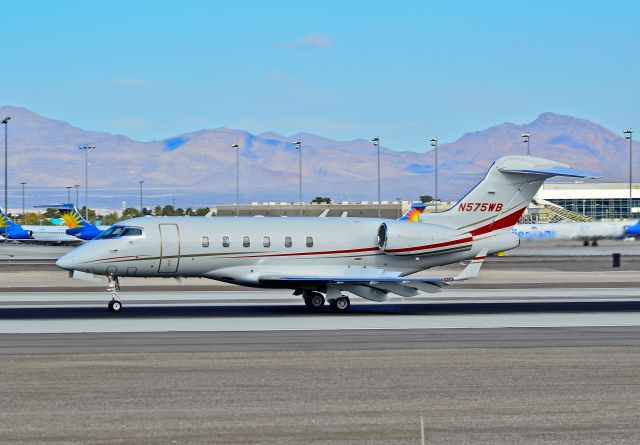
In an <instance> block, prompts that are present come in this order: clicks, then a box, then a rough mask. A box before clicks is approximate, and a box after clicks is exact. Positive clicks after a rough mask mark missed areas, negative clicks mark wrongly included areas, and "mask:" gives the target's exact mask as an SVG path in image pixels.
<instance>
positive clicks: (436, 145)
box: [430, 136, 438, 213]
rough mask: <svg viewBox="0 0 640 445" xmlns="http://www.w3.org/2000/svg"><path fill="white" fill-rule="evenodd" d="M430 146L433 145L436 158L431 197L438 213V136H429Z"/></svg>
mask: <svg viewBox="0 0 640 445" xmlns="http://www.w3.org/2000/svg"><path fill="white" fill-rule="evenodd" d="M430 142H431V146H432V147H433V149H434V150H435V154H436V159H435V161H434V164H433V165H434V170H435V176H436V177H435V183H436V191H435V196H434V197H433V199H434V200H435V202H436V213H438V137H437V136H436V137H432V138H431V141H430Z"/></svg>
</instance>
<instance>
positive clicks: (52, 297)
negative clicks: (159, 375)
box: [0, 287, 640, 307]
mask: <svg viewBox="0 0 640 445" xmlns="http://www.w3.org/2000/svg"><path fill="white" fill-rule="evenodd" d="M436 295H437V296H436ZM120 297H121V298H122V300H123V301H124V302H126V301H127V300H130V301H175V300H192V301H210V302H215V301H218V300H247V299H250V300H255V301H256V302H260V301H264V300H279V301H280V300H282V302H292V301H295V302H300V301H302V299H301V298H300V297H296V296H293V295H292V294H291V292H289V291H278V290H276V291H273V290H256V291H209V292H203V291H185V292H183V291H174V292H167V291H145V292H139V291H131V292H122V293H121V294H120ZM540 297H544V298H545V299H546V298H548V299H550V300H555V299H559V298H580V299H583V298H585V299H600V298H604V297H607V300H610V298H614V297H627V298H628V297H637V298H640V288H637V287H629V288H614V289H612V288H584V289H577V288H537V289H531V288H527V289H446V290H445V291H444V292H443V293H440V294H435V295H434V294H424V295H422V296H421V297H415V298H395V299H394V300H395V301H398V302H400V301H412V300H413V301H421V302H425V301H431V302H445V301H446V302H451V300H453V299H456V298H474V299H475V298H477V299H493V300H495V301H504V300H511V299H514V298H515V299H517V300H518V301H523V300H526V299H527V298H531V299H536V300H537V301H539V300H538V299H539V298H540ZM109 298H110V297H109V294H108V293H107V292H0V307H3V306H2V303H3V302H12V303H15V302H18V301H24V302H29V303H32V302H43V303H46V302H49V303H55V302H56V301H70V302H105V301H108V300H109ZM364 301H365V300H361V299H359V298H354V299H353V302H354V303H357V302H364Z"/></svg>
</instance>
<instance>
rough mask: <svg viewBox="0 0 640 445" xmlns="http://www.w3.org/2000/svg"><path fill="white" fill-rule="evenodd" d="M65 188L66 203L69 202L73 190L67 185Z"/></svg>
mask: <svg viewBox="0 0 640 445" xmlns="http://www.w3.org/2000/svg"><path fill="white" fill-rule="evenodd" d="M65 188H66V189H67V202H71V189H72V188H73V186H72V185H67V186H65Z"/></svg>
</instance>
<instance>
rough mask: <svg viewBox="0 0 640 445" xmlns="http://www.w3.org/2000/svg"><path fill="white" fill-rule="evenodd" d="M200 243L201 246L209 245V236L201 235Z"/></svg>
mask: <svg viewBox="0 0 640 445" xmlns="http://www.w3.org/2000/svg"><path fill="white" fill-rule="evenodd" d="M200 243H201V244H202V247H209V237H208V236H203V237H202V238H200Z"/></svg>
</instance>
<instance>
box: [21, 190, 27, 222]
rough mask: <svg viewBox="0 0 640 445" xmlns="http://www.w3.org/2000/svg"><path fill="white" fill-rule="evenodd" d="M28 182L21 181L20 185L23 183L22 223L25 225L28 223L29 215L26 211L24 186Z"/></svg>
mask: <svg viewBox="0 0 640 445" xmlns="http://www.w3.org/2000/svg"><path fill="white" fill-rule="evenodd" d="M25 184H26V182H21V183H20V185H22V224H23V225H25V224H27V215H26V214H25V213H24V186H25Z"/></svg>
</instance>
